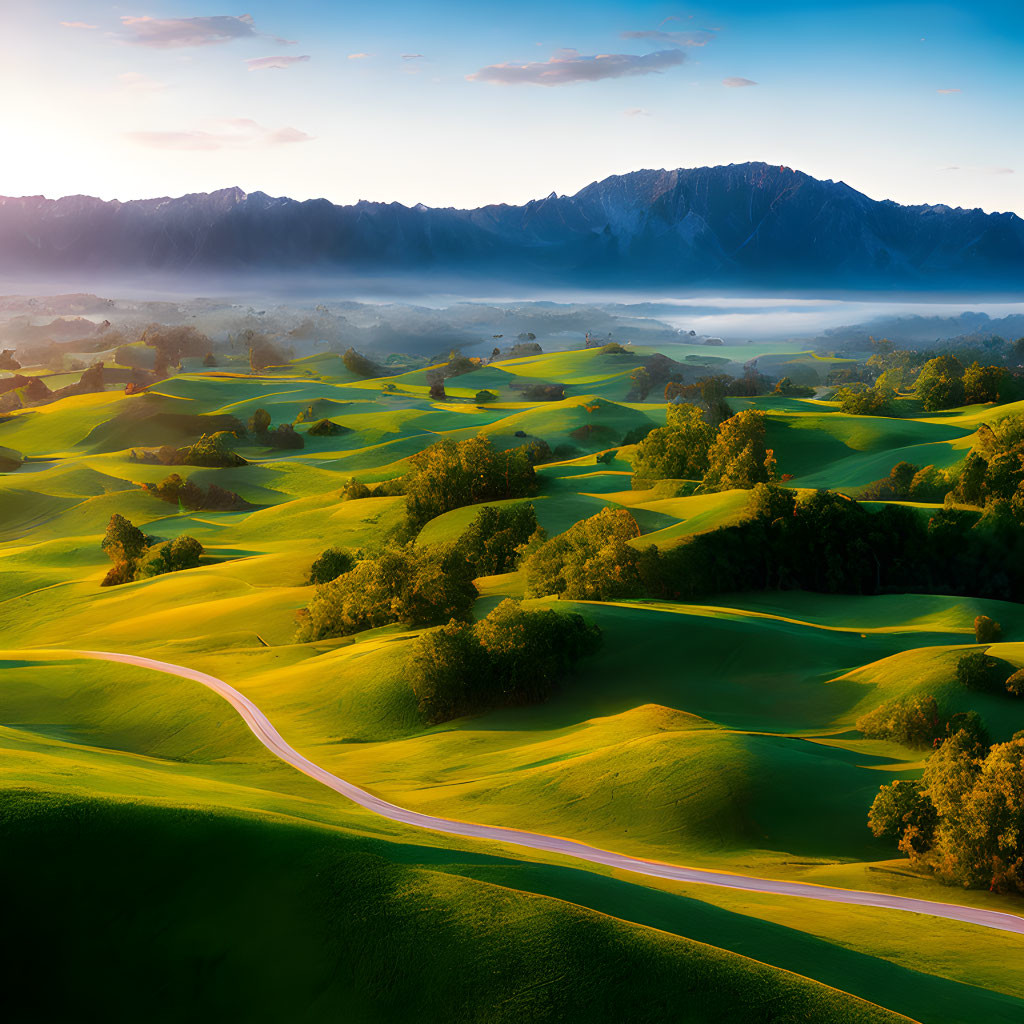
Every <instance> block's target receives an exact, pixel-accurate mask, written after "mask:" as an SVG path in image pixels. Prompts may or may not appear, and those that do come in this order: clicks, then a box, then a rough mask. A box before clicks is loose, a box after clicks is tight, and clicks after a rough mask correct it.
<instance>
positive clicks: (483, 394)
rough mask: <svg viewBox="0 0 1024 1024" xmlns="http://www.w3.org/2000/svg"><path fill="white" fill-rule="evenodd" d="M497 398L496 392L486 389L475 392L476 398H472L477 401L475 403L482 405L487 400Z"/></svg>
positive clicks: (494, 400) (490, 400)
mask: <svg viewBox="0 0 1024 1024" xmlns="http://www.w3.org/2000/svg"><path fill="white" fill-rule="evenodd" d="M497 400H498V395H497V393H496V392H494V391H486V390H484V391H478V392H477V393H476V398H475V399H474V401H475V402H476V403H477V405H484V404H485V403H487V402H496V401H497Z"/></svg>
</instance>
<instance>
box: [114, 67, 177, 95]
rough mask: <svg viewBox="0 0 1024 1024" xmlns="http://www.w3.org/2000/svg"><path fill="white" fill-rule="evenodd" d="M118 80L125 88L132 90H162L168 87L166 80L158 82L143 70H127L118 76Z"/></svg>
mask: <svg viewBox="0 0 1024 1024" xmlns="http://www.w3.org/2000/svg"><path fill="white" fill-rule="evenodd" d="M117 80H118V81H119V82H120V83H121V85H122V86H124V88H125V89H130V90H131V91H132V92H160V91H161V90H162V89H166V88H167V83H166V82H158V81H156V79H154V78H150V77H149V75H144V74H142V72H141V71H125V72H124V74H121V75H118V76H117Z"/></svg>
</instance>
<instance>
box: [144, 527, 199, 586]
mask: <svg viewBox="0 0 1024 1024" xmlns="http://www.w3.org/2000/svg"><path fill="white" fill-rule="evenodd" d="M202 554H203V546H202V544H200V543H199V541H197V540H196V539H195V537H188V536H184V537H176V538H175V539H174V540H172V541H167V542H166V543H164V544H160V545H159V546H158V547H154V548H150V549H149V551H148V552H146V555H145V557H144V558H143V559H142V560H141V561H140V562H139V565H138V569H137V571H136V577H137V578H139V579H147V578H148V577H150V576H162V575H164V573H168V572H179V571H181V570H182V569H194V568H195V567H196V566H197V565H199V559H200V558H201V557H202Z"/></svg>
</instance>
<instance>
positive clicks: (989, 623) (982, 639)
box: [974, 615, 1003, 644]
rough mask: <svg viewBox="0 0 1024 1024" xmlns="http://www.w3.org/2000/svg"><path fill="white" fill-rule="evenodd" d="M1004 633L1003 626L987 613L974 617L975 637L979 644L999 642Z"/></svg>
mask: <svg viewBox="0 0 1024 1024" xmlns="http://www.w3.org/2000/svg"><path fill="white" fill-rule="evenodd" d="M1002 635H1003V627H1002V626H1000V625H999V623H998V622H996V620H995V619H990V618H989V617H988V616H987V615H978V616H976V617H975V619H974V639H975V640H977V642H978V643H979V644H994V643H998V641H999V640H1000V638H1001V637H1002Z"/></svg>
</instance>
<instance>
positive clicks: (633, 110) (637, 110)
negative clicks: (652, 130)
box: [623, 107, 651, 117]
mask: <svg viewBox="0 0 1024 1024" xmlns="http://www.w3.org/2000/svg"><path fill="white" fill-rule="evenodd" d="M623 113H624V114H625V115H626V117H650V116H651V112H650V111H649V110H644V108H643V107H630V108H629V110H624V111H623Z"/></svg>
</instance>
